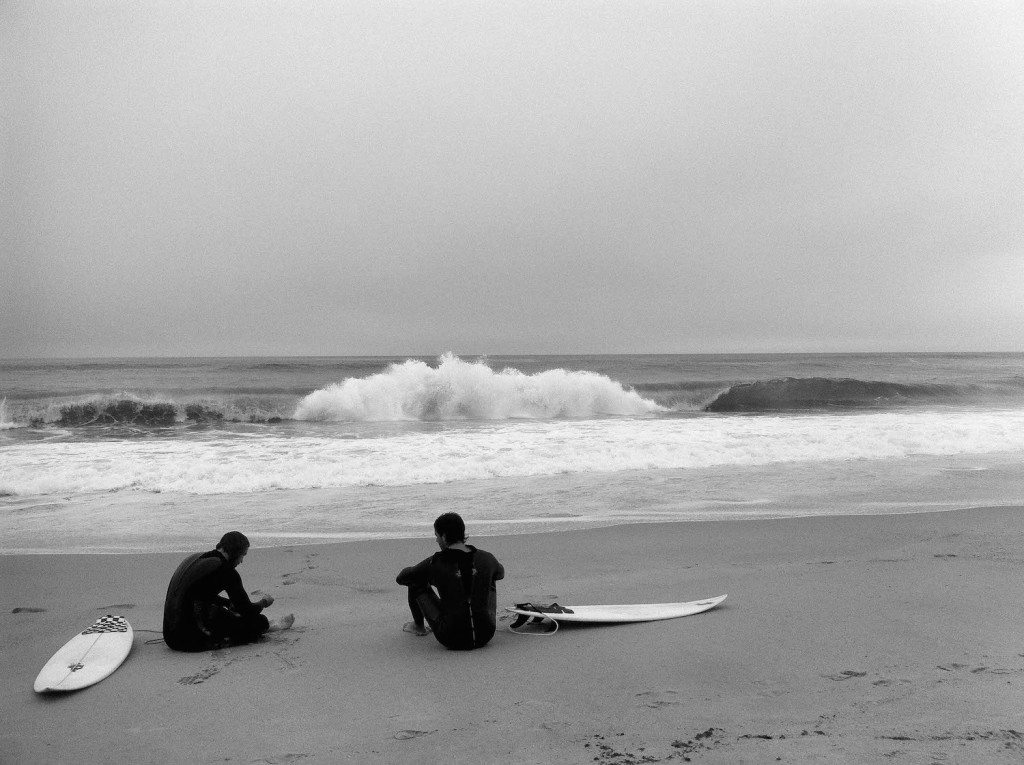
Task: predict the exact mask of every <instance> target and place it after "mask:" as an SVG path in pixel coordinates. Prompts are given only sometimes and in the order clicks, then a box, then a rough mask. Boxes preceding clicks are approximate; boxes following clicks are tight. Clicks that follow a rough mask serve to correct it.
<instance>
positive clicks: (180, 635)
mask: <svg viewBox="0 0 1024 765" xmlns="http://www.w3.org/2000/svg"><path fill="white" fill-rule="evenodd" d="M247 552H249V540H248V539H247V538H246V536H245V534H243V533H241V532H240V531H229V532H228V533H227V534H225V535H224V536H223V537H221V540H220V542H218V543H217V547H216V549H214V550H210V551H209V552H205V553H195V554H193V555H190V556H188V557H187V558H185V560H183V561H182V562H181V564H180V565H179V566H178V568H177V570H176V571H175V572H174V575H173V576H172V577H171V583H170V584H169V585H168V586H167V597H166V598H165V599H164V630H163V631H164V641H165V642H166V643H167V646H168V647H169V648H173V649H174V650H176V651H207V650H209V649H211V648H220V647H223V646H226V645H241V644H243V643H252V642H254V641H256V640H258V639H259V638H260V636H261V635H263V634H264V633H265V632H270V631H273V630H286V629H288V628H289V627H291V626H292V623H293V622H294V621H295V617H294V616H293V615H292V614H288V615H287V616H285V617H282V618H281V619H277V620H275V621H273V622H271V621H269V620H268V619H267V617H265V616H264V615H263V614H262V613H261V612H262V611H263V609H265V608H267V607H269V606H270V604H271V603H273V602H274V598H273V596H271V595H264V596H263V597H262V598H261V599H260V600H259V601H257V602H256V603H253V602H252V601H250V600H249V596H248V595H247V594H246V592H245V588H244V587H243V586H242V577H241V576H240V575H239V573H238V571H237V570H236V569H237V568H238V565H239V564H240V563H241V562H242V561H243V560H244V559H245V555H246V553H247ZM222 592H224V593H227V597H226V598H225V597H222V596H221V594H220V593H222Z"/></svg>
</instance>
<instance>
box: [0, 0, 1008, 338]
mask: <svg viewBox="0 0 1024 765" xmlns="http://www.w3.org/2000/svg"><path fill="white" fill-rule="evenodd" d="M0 149H2V153H0V248H2V249H0V258H2V260H0V356H6V357H12V356H13V357H17V356H98V355H249V354H287V355H302V354H326V355H335V354H337V355H344V354H404V353H410V354H411V353H425V354H432V353H440V352H443V351H446V350H452V351H455V352H456V353H465V354H475V353H495V354H497V353H517V352H522V353H544V352H548V353H572V352H745V351H749V352H756V351H860V350H863V351H874V350H1024V3H1021V2H1019V1H1018V0H1013V1H1012V2H935V1H934V0H927V1H922V2H899V1H898V0H895V1H894V0H884V1H880V2H870V3H869V2H827V1H826V0H814V1H813V2H812V1H808V2H782V1H781V0H760V1H758V2H754V1H752V0H751V1H749V2H744V1H736V0H732V1H730V0H696V1H684V2H680V1H679V0H671V1H670V2H638V1H636V0H630V1H628V2H627V1H626V0H623V1H622V2H604V3H602V2H549V1H548V0H544V1H543V2H540V1H538V2H503V3H495V2H489V1H484V0H480V1H478V2H438V1H433V0H432V1H429V2H421V1H420V0H411V1H410V2H381V1H379V0H373V1H372V2H371V1H370V0H367V1H366V2H342V1H340V0H330V1H328V0H303V1H302V2H298V1H296V2H286V1H284V0H282V1H281V2H259V1H257V0H244V1H243V0H237V1H236V2H218V1H217V0H196V1H195V2H185V1H184V0H160V1H159V2H148V1H147V0H106V1H104V0H89V1H88V2H85V1H83V2H75V1H74V0H55V1H54V2H33V1H31V0H4V2H2V3H0Z"/></svg>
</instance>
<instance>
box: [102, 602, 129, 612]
mask: <svg viewBox="0 0 1024 765" xmlns="http://www.w3.org/2000/svg"><path fill="white" fill-rule="evenodd" d="M111 608H117V609H127V608H135V604H134V603H115V604H114V605H112V606H100V607H99V608H97V609H96V610H97V611H106V610H108V609H111Z"/></svg>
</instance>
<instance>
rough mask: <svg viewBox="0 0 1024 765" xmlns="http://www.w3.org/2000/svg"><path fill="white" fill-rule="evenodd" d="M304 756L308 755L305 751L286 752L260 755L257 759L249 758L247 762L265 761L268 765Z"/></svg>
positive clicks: (279, 763) (303, 757) (299, 758)
mask: <svg viewBox="0 0 1024 765" xmlns="http://www.w3.org/2000/svg"><path fill="white" fill-rule="evenodd" d="M306 757H309V755H308V754H307V753H306V752H288V753H287V754H278V755H273V756H270V757H262V758H260V759H258V760H249V762H251V763H259V762H265V763H267V764H268V765H282V763H287V762H295V761H296V760H303V759H305V758H306Z"/></svg>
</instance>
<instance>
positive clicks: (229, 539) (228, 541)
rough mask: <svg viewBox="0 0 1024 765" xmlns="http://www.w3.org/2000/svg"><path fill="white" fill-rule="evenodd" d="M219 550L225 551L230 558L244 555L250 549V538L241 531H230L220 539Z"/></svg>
mask: <svg viewBox="0 0 1024 765" xmlns="http://www.w3.org/2000/svg"><path fill="white" fill-rule="evenodd" d="M217 549H218V550H223V551H224V552H226V553H227V554H228V555H230V556H235V555H238V554H239V553H244V552H245V551H246V550H248V549H249V538H248V537H246V536H245V534H243V533H242V532H241V531H229V532H228V533H227V534H225V535H224V536H222V537H221V538H220V541H219V542H218V543H217Z"/></svg>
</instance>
